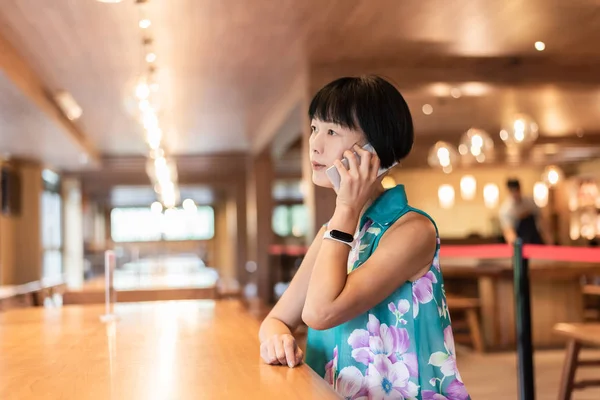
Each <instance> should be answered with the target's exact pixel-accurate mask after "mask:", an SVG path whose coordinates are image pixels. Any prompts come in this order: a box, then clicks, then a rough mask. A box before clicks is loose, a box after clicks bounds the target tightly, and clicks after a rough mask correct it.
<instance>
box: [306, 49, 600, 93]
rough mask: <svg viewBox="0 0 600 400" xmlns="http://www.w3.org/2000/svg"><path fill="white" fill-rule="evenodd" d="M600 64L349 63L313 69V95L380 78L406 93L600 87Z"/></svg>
mask: <svg viewBox="0 0 600 400" xmlns="http://www.w3.org/2000/svg"><path fill="white" fill-rule="evenodd" d="M598 70H600V63H598V62H596V61H594V62H582V63H580V64H575V65H566V64H564V63H563V64H561V63H560V62H558V61H557V60H553V59H551V58H547V57H529V58H524V57H480V58H477V57H435V58H430V59H418V60H416V59H411V58H410V57H407V58H405V59H402V60H347V61H344V62H337V63H331V64H313V65H312V66H311V71H310V77H311V84H310V88H311V93H313V92H314V91H316V90H317V89H318V88H319V87H321V86H322V85H324V84H326V83H327V82H329V81H331V80H332V79H336V78H339V77H340V76H347V75H360V74H371V73H373V74H380V75H383V76H386V77H388V78H390V79H392V80H393V81H394V83H395V84H397V85H398V86H399V87H401V88H403V89H408V88H413V87H419V86H422V85H425V84H429V83H432V82H447V83H461V82H485V83H489V84H495V85H500V86H504V85H506V86H523V85H540V84H585V85H600V74H598V73H597V71H598Z"/></svg>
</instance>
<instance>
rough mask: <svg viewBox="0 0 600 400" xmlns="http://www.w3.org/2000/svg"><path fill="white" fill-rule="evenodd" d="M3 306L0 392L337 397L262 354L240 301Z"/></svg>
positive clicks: (307, 372) (24, 399) (64, 399)
mask: <svg viewBox="0 0 600 400" xmlns="http://www.w3.org/2000/svg"><path fill="white" fill-rule="evenodd" d="M102 313H103V307H102V306H90V305H88V306H75V305H73V306H65V307H62V308H55V309H49V308H30V309H21V310H12V311H7V312H5V313H0V354H1V357H0V399H2V400H9V399H14V400H17V399H18V400H28V399H46V400H53V399H61V400H71V399H73V400H80V399H86V400H95V399H99V400H100V399H102V400H105V399H131V400H134V399H135V400H137V399H140V400H141V399H144V400H146V399H156V400H168V399H173V400H185V399H193V400H199V399H334V398H339V397H338V396H337V395H336V394H335V393H334V392H333V391H332V390H331V389H330V387H329V385H327V383H325V381H323V380H322V379H321V378H320V377H319V376H318V375H316V374H315V373H314V372H313V371H312V370H311V369H310V368H309V367H307V366H305V365H302V366H300V367H297V368H294V369H290V368H288V367H274V366H269V365H266V364H264V363H263V362H262V361H261V360H260V357H259V344H258V338H257V331H258V327H259V325H258V321H257V320H256V319H254V318H252V317H251V316H250V315H248V314H247V313H246V312H245V311H244V310H243V309H242V307H241V306H240V305H239V303H238V302H232V301H213V300H200V301H176V302H157V303H129V304H118V305H117V306H116V314H117V315H118V316H119V320H118V321H117V322H116V323H111V324H103V323H101V322H100V320H99V316H100V315H101V314H102Z"/></svg>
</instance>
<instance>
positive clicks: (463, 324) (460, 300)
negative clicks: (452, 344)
mask: <svg viewBox="0 0 600 400" xmlns="http://www.w3.org/2000/svg"><path fill="white" fill-rule="evenodd" d="M446 301H447V303H448V310H450V313H451V314H452V330H453V331H454V338H455V340H456V341H457V343H467V344H470V345H471V346H472V347H473V349H474V350H475V351H476V352H478V353H483V352H484V351H485V345H484V342H483V337H482V335H481V325H480V322H479V308H480V305H479V299H477V298H469V297H458V296H448V297H447V298H446ZM458 313H461V314H464V316H465V319H464V320H463V321H460V320H455V319H454V316H455V315H456V314H458ZM462 330H467V331H468V332H467V333H462V332H461V331H462Z"/></svg>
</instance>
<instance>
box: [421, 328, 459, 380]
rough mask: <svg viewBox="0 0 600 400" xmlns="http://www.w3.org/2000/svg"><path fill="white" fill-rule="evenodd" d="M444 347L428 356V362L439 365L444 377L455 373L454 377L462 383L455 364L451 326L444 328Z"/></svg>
mask: <svg viewBox="0 0 600 400" xmlns="http://www.w3.org/2000/svg"><path fill="white" fill-rule="evenodd" d="M444 347H445V348H446V352H443V351H438V352H436V353H433V354H432V355H431V356H430V357H429V364H431V365H433V366H435V367H439V368H440V370H441V371H442V374H444V377H447V376H452V375H455V376H456V379H457V380H458V381H459V382H461V383H462V378H461V376H460V373H459V372H458V368H457V366H456V354H455V348H454V335H453V334H452V327H451V326H448V327H447V328H446V329H444Z"/></svg>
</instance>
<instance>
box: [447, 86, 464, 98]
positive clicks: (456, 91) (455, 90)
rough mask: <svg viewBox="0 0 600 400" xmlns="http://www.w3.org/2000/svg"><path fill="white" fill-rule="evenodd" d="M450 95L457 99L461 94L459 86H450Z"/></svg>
mask: <svg viewBox="0 0 600 400" xmlns="http://www.w3.org/2000/svg"><path fill="white" fill-rule="evenodd" d="M450 95H451V96H452V97H454V98H455V99H459V98H460V96H462V92H461V90H460V89H459V88H452V90H450Z"/></svg>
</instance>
